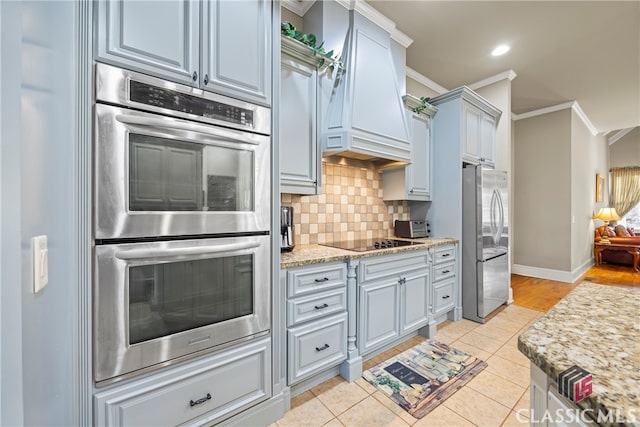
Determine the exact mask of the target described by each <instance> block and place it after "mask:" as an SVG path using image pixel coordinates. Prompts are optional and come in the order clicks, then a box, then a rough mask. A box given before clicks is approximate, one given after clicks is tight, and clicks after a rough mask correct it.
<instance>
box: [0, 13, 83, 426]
mask: <svg viewBox="0 0 640 427" xmlns="http://www.w3.org/2000/svg"><path fill="white" fill-rule="evenodd" d="M1 7H2V52H1V54H2V57H1V58H0V59H1V60H0V63H1V64H2V124H3V126H2V194H1V198H2V218H1V221H2V263H3V264H2V288H1V289H2V329H3V330H2V337H1V342H2V370H1V372H2V395H1V396H2V424H3V425H73V424H76V421H75V420H76V413H77V402H76V398H75V397H76V395H75V393H74V389H75V384H76V381H77V376H76V368H75V366H74V363H73V361H74V344H75V340H76V337H75V336H74V333H75V332H76V329H75V327H74V315H75V313H76V312H77V305H76V304H77V302H76V299H75V291H76V286H77V284H76V282H75V280H74V274H73V271H74V266H75V262H76V260H75V255H76V253H77V251H76V247H75V241H74V237H75V226H76V220H75V218H74V216H75V204H74V201H75V199H74V198H75V196H76V195H75V194H74V175H73V173H74V170H75V167H76V166H75V158H74V157H75V156H74V154H75V151H74V150H75V143H76V138H75V131H76V122H75V117H76V111H75V91H76V84H77V82H76V79H75V67H76V62H75V53H76V43H75V40H76V33H75V24H76V7H77V3H76V2H68V1H48V2H1ZM5 156H6V157H5ZM9 156H10V157H9ZM41 234H44V235H47V236H48V243H49V284H48V286H47V287H46V288H45V289H44V290H42V291H41V292H39V293H38V294H34V293H33V292H32V283H31V282H32V275H31V270H32V263H31V251H30V240H31V238H32V237H33V236H37V235H41Z"/></svg>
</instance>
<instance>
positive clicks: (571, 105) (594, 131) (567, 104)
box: [512, 101, 598, 136]
mask: <svg viewBox="0 0 640 427" xmlns="http://www.w3.org/2000/svg"><path fill="white" fill-rule="evenodd" d="M567 108H571V109H572V110H573V111H574V112H575V113H576V114H577V115H578V117H579V118H580V120H582V123H584V125H585V126H586V127H587V129H589V132H591V135H593V136H596V135H597V134H598V129H596V127H595V126H594V125H593V123H591V120H589V118H588V117H587V115H586V114H585V112H584V111H582V108H580V104H578V101H570V102H565V103H562V104H558V105H552V106H550V107H545V108H540V109H539V110H533V111H529V112H527V113H522V114H513V116H512V117H513V120H523V119H528V118H530V117H536V116H542V115H543V114H549V113H553V112H556V111H560V110H566V109H567Z"/></svg>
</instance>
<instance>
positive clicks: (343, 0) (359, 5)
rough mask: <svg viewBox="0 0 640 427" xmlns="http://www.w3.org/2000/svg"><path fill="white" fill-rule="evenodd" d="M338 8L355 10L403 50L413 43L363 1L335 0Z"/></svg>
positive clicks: (392, 22) (387, 19)
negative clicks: (387, 34)
mask: <svg viewBox="0 0 640 427" xmlns="http://www.w3.org/2000/svg"><path fill="white" fill-rule="evenodd" d="M336 3H338V4H339V5H340V6H342V7H344V8H345V9H347V10H355V11H356V12H358V13H359V14H360V15H362V16H364V17H365V18H367V19H368V20H369V21H371V22H373V23H374V24H376V25H377V26H379V27H381V28H382V29H383V30H385V31H386V32H388V33H389V35H390V36H391V38H392V39H393V40H395V41H396V42H398V43H400V44H401V45H402V46H403V47H404V48H405V49H406V48H408V47H409V46H411V44H412V43H413V39H412V38H411V37H409V36H408V35H406V34H405V33H403V32H402V31H400V30H399V29H398V28H397V27H396V23H395V22H394V21H392V20H391V19H389V18H387V17H386V16H384V15H383V14H382V13H380V12H378V11H377V10H376V9H374V8H373V7H371V5H370V4H369V3H367V2H366V1H364V0H336Z"/></svg>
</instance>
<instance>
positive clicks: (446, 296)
mask: <svg viewBox="0 0 640 427" xmlns="http://www.w3.org/2000/svg"><path fill="white" fill-rule="evenodd" d="M450 297H451V296H450V295H445V296H443V297H442V299H447V298H450Z"/></svg>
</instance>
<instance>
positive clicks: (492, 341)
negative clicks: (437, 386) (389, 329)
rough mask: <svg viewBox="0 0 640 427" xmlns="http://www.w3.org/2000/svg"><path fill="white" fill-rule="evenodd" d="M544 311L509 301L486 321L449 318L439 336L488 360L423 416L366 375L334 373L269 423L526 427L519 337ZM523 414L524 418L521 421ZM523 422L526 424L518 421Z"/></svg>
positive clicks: (525, 378)
mask: <svg viewBox="0 0 640 427" xmlns="http://www.w3.org/2000/svg"><path fill="white" fill-rule="evenodd" d="M542 314H543V313H542V312H539V311H534V310H530V309H528V308H523V307H519V306H516V305H513V304H512V305H510V306H508V307H505V308H504V310H502V311H501V312H500V313H498V314H497V315H496V316H494V317H493V318H492V319H491V320H490V321H489V322H487V323H486V324H484V325H480V324H478V323H474V322H471V321H468V320H465V319H463V320H460V321H458V322H445V323H443V324H442V325H440V326H439V327H438V331H437V333H436V336H435V337H434V338H435V339H437V340H439V341H442V342H444V343H446V344H449V345H452V346H453V347H455V348H458V349H460V350H462V351H465V352H467V353H470V354H472V355H474V356H477V357H479V358H480V359H482V360H484V361H486V362H487V364H488V366H487V368H486V369H484V370H483V371H482V372H481V373H480V374H479V375H478V376H477V377H476V378H474V379H473V380H471V381H470V382H469V383H467V384H466V385H465V386H464V387H463V388H461V389H460V390H458V391H457V392H456V393H455V394H454V395H453V396H451V397H449V398H448V399H447V400H445V401H444V402H443V403H442V404H441V405H440V406H438V407H437V408H436V409H434V410H433V411H432V412H431V413H429V414H427V415H426V416H425V417H423V418H422V419H416V418H414V417H413V416H411V415H409V414H408V413H407V412H406V411H404V410H403V409H402V408H400V407H399V406H397V405H396V404H395V403H394V402H392V401H391V400H390V399H389V398H387V397H386V396H385V395H384V394H382V393H380V392H379V391H377V389H376V388H375V387H373V386H372V385H370V384H369V383H368V382H367V381H366V380H364V379H363V378H359V379H358V380H357V381H354V382H352V383H348V382H346V381H345V380H344V379H342V378H341V377H334V378H332V379H330V380H329V381H326V382H324V383H322V384H320V385H318V386H316V387H314V388H312V389H311V390H309V391H307V392H305V393H302V394H301V395H299V396H296V397H294V398H293V399H292V400H291V410H290V411H289V412H287V413H286V414H285V416H284V417H283V418H282V419H280V420H278V421H277V422H276V423H274V424H272V425H271V426H270V427H275V426H280V427H285V426H295V427H320V426H346V427H374V426H418V427H422V426H447V427H457V426H487V427H497V426H519V427H522V426H526V425H528V420H524V419H523V418H522V417H517V416H516V414H517V413H518V411H519V410H520V409H523V411H522V412H521V414H524V415H526V414H527V413H528V412H527V410H528V409H529V360H528V359H527V358H526V357H525V356H524V355H522V354H521V353H520V351H518V348H517V341H518V335H520V334H521V333H522V332H524V330H525V329H526V328H528V327H529V326H530V325H531V323H533V322H534V321H535V320H536V319H537V318H538V317H540V316H541V315H542ZM422 340H424V337H419V336H417V337H413V338H411V339H409V340H407V341H405V342H403V343H401V344H399V345H398V346H396V347H394V348H393V349H391V350H389V351H386V352H384V353H382V354H379V355H378V356H376V357H374V358H372V359H370V360H368V361H366V362H365V363H364V366H363V368H364V369H369V368H370V367H372V366H375V365H376V364H378V363H380V362H382V361H384V360H386V359H388V358H389V357H392V356H394V355H396V354H398V353H400V352H402V351H404V350H406V349H408V348H410V347H412V346H414V345H415V344H417V343H419V342H420V341H422ZM518 418H520V419H518ZM520 420H522V421H524V422H520Z"/></svg>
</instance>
